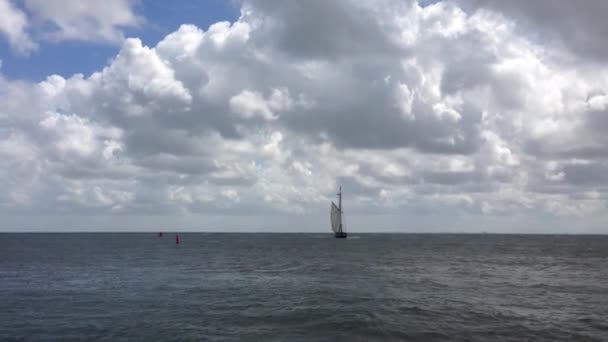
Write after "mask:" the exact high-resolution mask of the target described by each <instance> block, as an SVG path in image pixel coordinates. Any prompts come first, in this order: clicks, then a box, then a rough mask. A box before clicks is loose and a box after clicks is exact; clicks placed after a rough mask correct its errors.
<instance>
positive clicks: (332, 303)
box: [0, 233, 608, 341]
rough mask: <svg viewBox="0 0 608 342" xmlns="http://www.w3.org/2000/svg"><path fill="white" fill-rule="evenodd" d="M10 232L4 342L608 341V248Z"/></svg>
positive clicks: (399, 238)
mask: <svg viewBox="0 0 608 342" xmlns="http://www.w3.org/2000/svg"><path fill="white" fill-rule="evenodd" d="M180 237H181V244H180V245H175V240H174V235H173V234H169V233H166V234H165V236H164V237H163V238H158V237H156V235H155V234H153V233H152V234H0V340H1V341H85V340H86V341H608V237H600V236H515V235H384V234H362V235H358V236H354V235H353V236H352V238H349V239H347V240H339V239H333V238H332V237H331V236H330V235H329V234H310V235H308V234H202V233H201V234H180Z"/></svg>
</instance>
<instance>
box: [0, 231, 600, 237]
mask: <svg viewBox="0 0 608 342" xmlns="http://www.w3.org/2000/svg"><path fill="white" fill-rule="evenodd" d="M160 231H161V230H150V231H133V230H131V231H33V230H32V231H0V234H158V232H160ZM162 232H163V233H166V234H173V233H180V234H233V235H234V234H259V235H324V234H326V235H331V233H328V232H264V231H262V232H251V231H234V232H226V231H189V230H183V231H182V230H163V231H162ZM349 234H351V235H353V236H356V235H480V236H483V235H503V236H521V235H524V236H608V233H493V232H483V233H482V232H390V231H386V232H349Z"/></svg>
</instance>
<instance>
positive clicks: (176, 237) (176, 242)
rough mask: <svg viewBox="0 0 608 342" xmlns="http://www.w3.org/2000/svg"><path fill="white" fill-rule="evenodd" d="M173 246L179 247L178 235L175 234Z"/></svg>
mask: <svg viewBox="0 0 608 342" xmlns="http://www.w3.org/2000/svg"><path fill="white" fill-rule="evenodd" d="M175 244H176V245H179V234H175Z"/></svg>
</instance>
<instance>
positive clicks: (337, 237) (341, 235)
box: [334, 232, 347, 239]
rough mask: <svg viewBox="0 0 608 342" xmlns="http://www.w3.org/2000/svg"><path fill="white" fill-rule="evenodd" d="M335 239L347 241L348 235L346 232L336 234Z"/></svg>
mask: <svg viewBox="0 0 608 342" xmlns="http://www.w3.org/2000/svg"><path fill="white" fill-rule="evenodd" d="M334 237H335V238H336V239H346V237H347V234H346V233H345V232H336V233H334Z"/></svg>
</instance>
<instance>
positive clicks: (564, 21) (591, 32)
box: [455, 0, 608, 62]
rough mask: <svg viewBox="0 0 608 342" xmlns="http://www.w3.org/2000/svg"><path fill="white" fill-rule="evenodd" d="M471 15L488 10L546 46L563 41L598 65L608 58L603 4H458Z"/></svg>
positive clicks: (487, 0)
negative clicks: (546, 44)
mask: <svg viewBox="0 0 608 342" xmlns="http://www.w3.org/2000/svg"><path fill="white" fill-rule="evenodd" d="M455 2H456V3H458V4H462V5H463V6H464V8H466V9H468V10H469V11H472V10H475V9H479V8H486V9H490V10H494V11H498V12H500V13H502V14H504V15H506V16H507V17H509V18H511V19H513V20H515V22H516V23H517V25H518V27H519V32H520V33H522V34H524V35H526V36H528V37H532V38H533V39H534V40H535V41H537V42H539V43H541V44H543V43H547V42H552V41H556V40H558V41H560V42H561V43H563V44H564V45H565V46H567V47H568V48H569V50H570V52H572V53H574V54H576V55H579V56H584V57H589V58H592V59H594V60H596V61H598V62H603V61H606V59H607V58H608V47H607V46H606V44H602V42H603V41H604V40H605V37H606V36H608V22H607V21H606V19H605V13H607V12H608V2H606V1H604V0H586V1H584V2H579V1H566V0H564V1H561V0H560V1H556V0H535V1H527V0H511V1H502V0H455Z"/></svg>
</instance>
